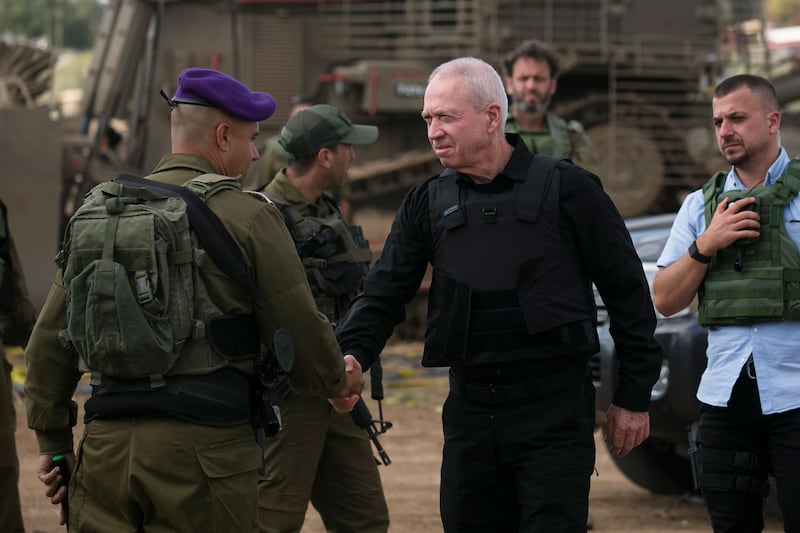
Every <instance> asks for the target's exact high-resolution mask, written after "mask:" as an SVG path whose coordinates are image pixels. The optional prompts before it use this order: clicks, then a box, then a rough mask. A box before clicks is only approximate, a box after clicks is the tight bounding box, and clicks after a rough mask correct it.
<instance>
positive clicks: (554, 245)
mask: <svg viewBox="0 0 800 533" xmlns="http://www.w3.org/2000/svg"><path fill="white" fill-rule="evenodd" d="M559 161H560V159H558V158H553V157H547V156H533V157H531V160H530V164H529V168H528V173H527V176H526V179H525V180H524V181H514V183H513V186H510V187H509V189H508V190H507V191H506V192H504V193H487V192H485V191H482V190H480V188H476V187H473V186H470V184H469V183H468V182H466V181H465V180H464V179H459V178H458V174H457V173H456V172H455V171H453V170H450V169H447V170H445V171H444V172H442V174H440V176H439V177H438V178H437V179H435V180H432V181H431V182H430V183H429V185H428V194H429V199H428V206H429V210H430V217H431V226H432V233H433V247H434V256H433V261H432V264H433V265H434V269H433V279H432V283H431V290H430V298H429V302H428V323H427V331H426V334H425V352H424V354H423V360H422V364H423V365H424V366H449V365H453V364H457V363H463V362H470V363H488V362H511V361H525V360H533V359H540V358H547V357H554V356H558V355H563V354H573V355H575V354H577V355H586V356H588V355H591V354H593V353H595V352H597V350H598V349H599V345H598V340H597V332H596V329H595V320H596V310H595V307H594V298H593V295H592V288H591V282H590V280H589V278H588V276H587V274H586V273H585V271H584V269H583V268H582V266H581V263H580V260H579V258H578V256H577V253H576V251H575V250H574V249H573V248H572V247H571V245H570V243H569V242H567V241H566V240H565V239H564V238H563V236H562V231H561V229H562V228H561V217H560V211H559V185H560V180H559V171H560V168H561V165H559Z"/></svg>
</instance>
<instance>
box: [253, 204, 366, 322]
mask: <svg viewBox="0 0 800 533" xmlns="http://www.w3.org/2000/svg"><path fill="white" fill-rule="evenodd" d="M264 194H265V196H267V198H269V199H270V200H272V201H273V202H275V204H276V205H277V206H278V208H280V211H281V214H282V215H283V219H284V220H285V221H286V227H287V228H288V229H289V233H290V234H291V236H292V239H293V240H294V243H295V246H296V247H297V253H298V255H299V256H300V260H301V261H302V263H303V267H305V270H306V276H307V277H308V283H309V285H311V292H312V293H313V295H314V301H315V302H316V303H317V308H318V309H319V310H320V311H321V312H322V313H323V314H324V315H325V316H327V317H328V320H330V321H331V322H332V323H335V322H336V321H338V320H339V319H340V318H341V317H342V315H343V314H344V313H345V311H347V308H348V307H349V306H350V302H351V301H352V300H353V298H355V296H356V295H357V294H358V293H359V292H360V291H361V288H362V286H363V283H364V277H365V276H366V275H367V271H368V270H369V265H370V262H371V261H372V252H371V251H370V249H369V243H368V242H367V240H366V239H365V238H364V234H363V232H362V230H361V227H360V226H355V225H350V224H347V223H346V222H344V220H343V218H342V215H341V213H340V212H339V206H338V205H337V204H336V201H335V200H334V199H333V198H332V197H331V196H330V195H328V194H327V193H323V195H322V196H321V198H322V201H323V202H324V203H325V205H326V207H327V211H328V213H329V214H328V215H326V216H324V217H311V216H303V215H301V214H300V212H299V211H298V210H297V209H296V208H295V207H294V206H292V205H291V204H290V203H289V202H287V201H286V199H285V198H283V197H281V196H278V195H276V194H272V193H264Z"/></svg>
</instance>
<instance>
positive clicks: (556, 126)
mask: <svg viewBox="0 0 800 533" xmlns="http://www.w3.org/2000/svg"><path fill="white" fill-rule="evenodd" d="M505 131H506V133H516V134H518V135H519V136H520V138H521V139H522V140H523V142H524V143H525V145H526V146H527V147H528V150H530V151H531V153H532V154H539V155H551V156H555V157H568V158H573V157H574V156H575V147H576V146H577V144H578V137H579V135H580V134H581V133H583V126H582V125H581V124H580V123H579V122H577V121H575V120H570V121H569V122H567V121H566V120H564V119H562V118H560V117H557V116H555V115H553V114H552V113H548V114H547V131H537V132H531V131H524V130H522V129H521V128H520V125H519V122H517V121H516V120H513V119H509V120H508V121H507V122H506V127H505Z"/></svg>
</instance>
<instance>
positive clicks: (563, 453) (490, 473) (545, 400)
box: [440, 369, 595, 533]
mask: <svg viewBox="0 0 800 533" xmlns="http://www.w3.org/2000/svg"><path fill="white" fill-rule="evenodd" d="M576 372H578V373H579V374H577V376H576V379H571V380H566V381H565V384H566V383H567V382H568V381H569V382H571V384H568V385H565V387H564V388H561V389H560V390H556V391H549V392H546V393H542V394H533V395H531V396H530V397H527V398H522V399H514V400H510V401H495V402H492V401H475V400H474V399H473V400H470V399H468V398H466V397H464V395H463V394H460V393H459V392H458V391H457V390H456V389H454V388H453V387H452V386H451V392H450V394H449V396H448V398H447V401H446V402H445V405H444V411H443V413H442V421H443V426H444V451H443V455H442V480H441V488H440V511H441V516H442V524H443V526H444V531H445V532H446V533H455V532H458V533H465V532H476V533H478V532H480V533H486V532H489V531H491V532H502V533H505V532H514V531H520V532H538V533H578V532H581V533H585V531H586V520H587V516H588V506H589V482H590V478H591V474H592V471H593V470H594V459H595V447H594V436H593V434H594V415H595V411H594V409H595V392H594V387H593V385H592V382H591V378H589V377H584V374H585V372H584V370H583V369H577V370H576ZM552 378H553V376H550V377H549V378H548V377H546V378H543V381H546V380H548V379H549V380H550V381H552ZM542 388H552V383H549V384H548V386H547V387H542ZM556 388H557V387H556Z"/></svg>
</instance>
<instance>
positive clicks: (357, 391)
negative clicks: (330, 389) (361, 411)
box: [328, 354, 364, 413]
mask: <svg viewBox="0 0 800 533" xmlns="http://www.w3.org/2000/svg"><path fill="white" fill-rule="evenodd" d="M344 370H345V374H346V375H347V386H346V387H345V389H344V390H343V391H342V396H337V397H335V398H328V401H329V402H330V403H331V405H332V406H333V408H334V409H335V410H336V411H338V412H340V413H349V412H350V411H352V410H353V407H354V406H355V404H356V402H357V401H358V398H359V396H360V395H361V391H362V390H364V373H363V372H362V371H361V364H360V363H359V362H358V360H357V359H356V358H355V357H353V356H352V355H349V354H348V355H345V356H344Z"/></svg>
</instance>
